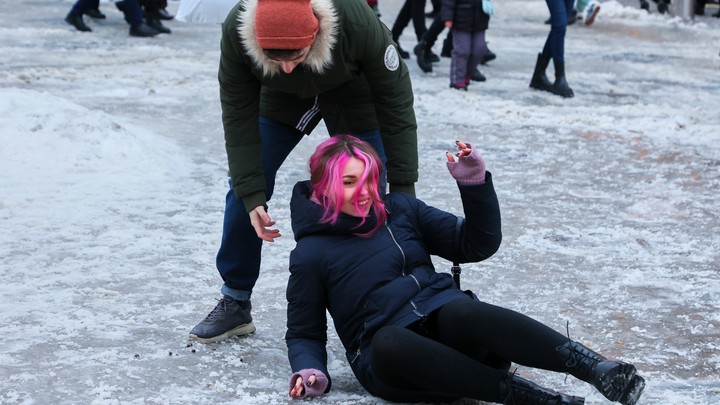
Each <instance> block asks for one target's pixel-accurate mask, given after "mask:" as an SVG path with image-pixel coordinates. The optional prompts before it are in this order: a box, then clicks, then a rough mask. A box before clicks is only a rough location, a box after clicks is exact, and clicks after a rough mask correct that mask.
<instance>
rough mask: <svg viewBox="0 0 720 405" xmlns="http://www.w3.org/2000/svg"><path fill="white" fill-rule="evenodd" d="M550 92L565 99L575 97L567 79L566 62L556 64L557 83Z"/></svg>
mask: <svg viewBox="0 0 720 405" xmlns="http://www.w3.org/2000/svg"><path fill="white" fill-rule="evenodd" d="M550 92H551V93H553V94H557V95H558V96H562V97H565V98H570V97H573V96H574V95H575V93H573V91H572V89H571V88H570V85H569V84H568V83H567V79H565V62H555V83H553V84H552V88H551V90H550Z"/></svg>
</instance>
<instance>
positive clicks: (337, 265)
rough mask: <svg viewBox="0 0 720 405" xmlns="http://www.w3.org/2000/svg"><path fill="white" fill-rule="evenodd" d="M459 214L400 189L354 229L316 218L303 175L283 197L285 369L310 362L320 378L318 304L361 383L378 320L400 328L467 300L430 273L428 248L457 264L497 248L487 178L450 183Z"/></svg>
mask: <svg viewBox="0 0 720 405" xmlns="http://www.w3.org/2000/svg"><path fill="white" fill-rule="evenodd" d="M459 188H460V196H461V198H462V203H463V209H464V211H465V216H466V219H465V220H464V222H463V220H462V219H461V218H459V217H457V216H455V215H453V214H450V213H447V212H445V211H441V210H439V209H436V208H433V207H430V206H428V205H426V204H425V203H423V202H422V201H420V200H418V199H416V198H415V197H413V196H411V195H409V194H405V193H390V194H388V195H387V196H386V197H385V203H386V210H387V212H388V217H387V221H386V223H385V225H384V226H383V227H381V228H380V230H378V231H377V232H376V233H375V234H373V235H372V236H370V237H358V236H355V235H354V234H355V233H358V232H361V233H362V232H366V231H367V230H369V229H371V228H372V226H374V224H375V223H376V222H375V217H374V216H373V217H371V218H369V219H368V220H367V221H366V223H365V224H364V225H363V226H362V227H361V228H356V227H357V225H358V223H359V221H360V219H359V218H356V217H352V216H349V215H344V214H341V216H340V218H339V219H338V221H337V223H336V224H335V225H331V224H327V223H319V219H320V217H321V216H322V211H323V209H322V207H321V206H320V205H318V204H316V203H314V202H312V201H310V200H309V195H310V193H311V186H310V182H301V183H298V184H297V185H296V186H295V188H294V190H293V196H292V200H291V203H290V210H291V213H292V227H293V232H294V234H295V240H296V241H297V246H296V247H295V249H294V250H293V251H292V253H291V255H290V273H291V274H290V279H289V281H288V288H287V299H288V330H287V334H286V340H287V345H288V356H289V360H290V365H291V367H292V370H293V371H294V372H295V371H299V370H302V369H305V368H315V369H318V370H321V371H323V372H324V373H325V374H326V375H327V376H328V378H329V377H330V376H329V374H328V372H327V354H326V351H325V343H326V340H327V319H326V315H325V313H326V312H325V311H326V310H328V311H329V312H330V315H331V316H332V318H333V322H334V324H335V329H336V330H337V333H338V335H339V337H340V340H341V341H342V344H343V346H344V347H345V350H346V355H347V358H348V361H349V362H350V365H351V367H352V369H353V372H354V373H355V375H356V377H357V379H358V381H360V383H361V384H362V385H363V386H364V387H365V388H366V389H368V390H369V391H370V392H371V393H372V390H371V388H368V386H369V384H368V381H372V374H373V370H372V369H371V367H370V364H369V359H370V356H369V354H370V353H369V351H370V345H369V344H370V342H371V340H372V338H373V335H374V334H375V332H377V330H378V329H379V328H380V327H382V326H385V325H397V326H407V325H409V324H411V323H413V322H415V321H417V320H418V319H420V318H421V317H423V316H425V315H427V314H429V313H430V312H432V311H433V310H435V309H437V308H439V307H441V306H443V305H444V304H446V303H448V302H450V301H452V300H455V299H458V298H459V297H463V298H467V296H466V295H465V293H464V292H462V291H460V290H459V289H457V288H454V287H453V281H452V277H451V276H450V274H449V273H447V272H441V273H438V272H436V271H435V268H434V267H433V264H432V260H431V255H436V256H440V257H443V258H445V259H447V260H450V261H457V262H460V263H467V262H478V261H481V260H485V259H487V258H488V257H490V256H492V255H493V254H494V253H495V252H496V251H497V249H498V248H499V246H500V241H501V229H500V208H499V206H498V200H497V196H496V194H495V189H494V188H493V183H492V176H491V174H490V173H489V172H488V173H487V174H486V181H485V184H481V185H475V186H459Z"/></svg>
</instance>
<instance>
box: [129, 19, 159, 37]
mask: <svg viewBox="0 0 720 405" xmlns="http://www.w3.org/2000/svg"><path fill="white" fill-rule="evenodd" d="M157 34H159V32H158V31H157V30H156V29H155V28H153V27H151V26H149V25H147V24H145V23H144V22H142V23H140V24H138V25H133V26H131V27H130V36H131V37H141V38H147V37H154V36H155V35H157Z"/></svg>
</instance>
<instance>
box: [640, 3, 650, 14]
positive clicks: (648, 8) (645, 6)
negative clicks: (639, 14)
mask: <svg viewBox="0 0 720 405" xmlns="http://www.w3.org/2000/svg"><path fill="white" fill-rule="evenodd" d="M640 8H641V9H643V10H645V11H647V12H648V13H649V12H650V3H648V2H647V0H640Z"/></svg>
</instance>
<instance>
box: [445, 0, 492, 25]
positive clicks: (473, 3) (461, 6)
mask: <svg viewBox="0 0 720 405" xmlns="http://www.w3.org/2000/svg"><path fill="white" fill-rule="evenodd" d="M440 18H442V20H443V21H452V22H453V26H452V29H454V30H458V31H465V32H477V31H485V30H487V29H488V25H489V23H490V16H489V15H487V14H485V12H484V11H483V9H482V0H442V8H441V9H440Z"/></svg>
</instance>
